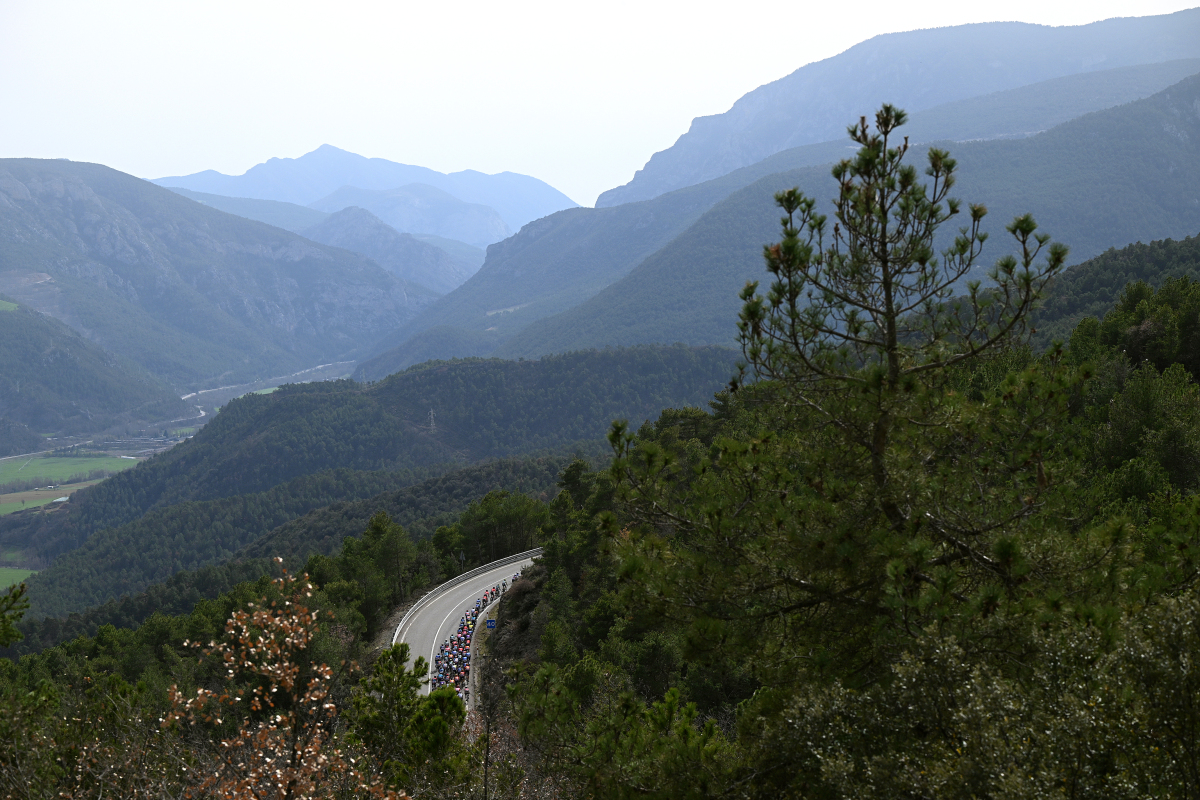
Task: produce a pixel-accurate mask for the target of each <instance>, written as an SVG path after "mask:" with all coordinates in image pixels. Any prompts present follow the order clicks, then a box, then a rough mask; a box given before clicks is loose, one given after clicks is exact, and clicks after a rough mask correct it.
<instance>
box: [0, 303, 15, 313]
mask: <svg viewBox="0 0 1200 800" xmlns="http://www.w3.org/2000/svg"><path fill="white" fill-rule="evenodd" d="M16 310H17V304H16V303H10V302H8V301H7V300H0V311H16Z"/></svg>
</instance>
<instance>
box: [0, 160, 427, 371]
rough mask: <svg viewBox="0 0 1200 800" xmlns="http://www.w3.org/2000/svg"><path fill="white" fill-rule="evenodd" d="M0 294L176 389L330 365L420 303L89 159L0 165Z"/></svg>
mask: <svg viewBox="0 0 1200 800" xmlns="http://www.w3.org/2000/svg"><path fill="white" fill-rule="evenodd" d="M0 292H3V293H5V294H9V295H11V296H13V297H14V298H15V299H17V300H19V301H20V302H22V303H25V304H26V305H28V306H30V307H32V308H35V309H38V310H40V311H44V312H46V313H48V314H51V315H53V316H55V317H57V318H58V319H60V320H62V321H64V322H66V323H67V324H69V325H71V326H72V327H75V328H76V329H77V330H79V331H81V332H82V333H84V334H85V335H87V336H88V337H89V338H91V339H93V340H94V341H96V342H97V343H99V344H101V345H102V346H103V347H105V348H106V349H109V350H111V351H113V352H115V353H117V354H119V355H123V356H126V357H128V358H130V359H131V360H133V361H134V362H136V363H138V364H141V365H142V366H143V367H145V368H147V369H148V370H149V371H151V372H152V373H154V374H156V375H159V376H161V377H164V378H166V379H167V380H169V381H171V382H173V383H174V384H176V385H177V386H179V387H180V388H186V387H195V386H199V385H203V384H206V383H211V382H216V381H224V382H231V381H233V380H236V379H238V378H254V377H266V376H268V375H273V374H280V372H281V371H285V370H289V369H293V368H300V367H304V366H311V365H312V364H314V363H318V362H319V361H321V360H331V359H334V358H338V357H339V356H342V355H344V354H345V353H347V352H349V351H352V350H354V349H355V348H356V347H358V346H360V345H362V344H365V343H367V342H370V341H372V340H374V339H376V338H378V337H379V336H381V335H382V334H384V333H386V332H387V331H389V330H392V329H394V328H395V327H397V326H398V325H400V324H401V323H402V322H404V321H405V320H406V319H408V318H409V317H410V316H412V315H413V314H414V313H415V311H416V310H417V309H419V308H420V307H421V306H423V305H424V304H425V303H426V302H428V301H429V300H430V299H432V294H431V293H430V292H428V290H425V289H424V288H422V287H414V286H410V285H408V284H406V283H405V282H404V281H403V280H401V279H399V278H397V277H395V276H394V275H391V274H389V273H388V272H387V271H385V270H384V269H383V268H382V267H380V266H379V265H378V264H376V263H374V262H373V261H371V260H369V259H367V258H365V257H363V256H361V255H358V254H354V253H350V252H347V251H344V250H339V249H336V248H331V247H327V246H324V245H321V244H318V243H315V242H311V241H308V240H306V239H304V238H302V237H300V236H297V235H295V234H291V233H288V232H286V231H283V230H280V229H278V228H272V227H270V226H268V225H264V224H261V223H257V222H253V221H251V220H246V219H242V218H240V217H235V216H232V215H229V214H226V213H224V212H221V211H217V210H216V209H212V208H208V207H205V206H203V205H200V204H198V203H194V202H192V201H190V200H187V199H186V198H183V197H180V196H179V195H176V194H174V193H172V192H170V191H168V190H166V189H162V188H160V187H157V186H154V185H153V184H150V183H147V182H146V181H142V180H139V179H137V178H134V177H132V176H129V175H125V174H123V173H120V172H117V171H115V170H111V169H108V168H107V167H103V166H100V165H96V164H82V163H74V162H69V161H43V160H35V159H6V160H0Z"/></svg>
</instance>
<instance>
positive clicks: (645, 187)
mask: <svg viewBox="0 0 1200 800" xmlns="http://www.w3.org/2000/svg"><path fill="white" fill-rule="evenodd" d="M1197 57H1200V8H1196V9H1190V10H1187V11H1180V12H1177V13H1175V14H1166V15H1161V16H1152V17H1131V18H1120V19H1110V20H1105V21H1103V22H1095V23H1092V24H1090V25H1081V26H1073V27H1072V26H1068V27H1058V28H1054V27H1048V26H1043V25H1030V24H1026V23H1021V22H990V23H980V24H973V25H957V26H951V27H945V28H934V29H930V30H918V31H908V32H905V33H892V34H886V35H883V36H876V37H874V38H872V39H869V40H867V41H865V42H862V43H860V44H858V45H855V46H854V47H851V48H850V49H849V50H846V51H845V52H843V53H840V54H839V55H836V56H834V57H832V58H827V59H825V60H823V61H818V62H814V63H812V64H808V65H806V66H803V67H801V68H800V69H798V70H796V71H795V72H793V73H792V74H790V75H788V76H787V77H784V78H780V79H779V80H777V81H774V82H772V83H769V84H766V85H765V86H760V87H759V88H758V89H755V90H754V91H752V92H750V93H748V94H746V95H745V96H743V97H742V98H741V99H739V100H738V101H737V102H736V103H734V105H733V107H732V108H731V109H729V110H728V111H726V112H725V113H723V114H717V115H714V116H709V117H697V118H696V119H694V120H693V121H692V125H691V128H690V129H689V130H688V131H687V133H685V134H684V135H683V136H681V137H679V140H678V141H676V142H675V144H674V145H672V146H671V147H669V148H668V149H666V150H663V151H661V152H658V153H655V154H654V155H653V156H652V157H651V158H650V160H649V161H648V162H647V163H646V165H645V166H644V167H643V168H642V169H641V170H638V172H637V174H636V175H635V176H634V178H633V180H632V181H630V182H629V183H627V184H625V185H624V186H620V187H617V188H615V189H611V190H609V191H607V192H605V193H604V194H602V195H600V197H599V199H597V201H596V206H597V207H608V206H614V205H619V204H621V203H629V202H633V201H637V200H647V199H650V198H652V197H657V196H658V195H661V194H664V193H666V192H669V191H672V190H674V189H679V188H682V187H685V186H691V185H693V184H697V183H700V182H702V181H706V180H710V179H712V178H716V177H718V176H720V175H724V174H726V173H728V172H732V171H733V170H735V169H738V168H739V167H744V166H748V165H750V164H753V163H756V162H758V161H761V160H762V159H764V158H767V157H768V156H770V155H772V154H774V153H778V152H780V151H782V150H787V149H789V148H793V147H797V146H800V145H804V144H813V143H817V142H823V141H830V140H836V139H837V138H839V137H840V136H841V134H842V131H843V130H844V129H845V126H846V124H847V121H851V120H855V119H857V118H858V117H859V115H861V114H863V113H864V110H870V109H875V108H878V107H879V105H880V104H882V103H892V104H893V105H896V106H899V107H900V108H904V109H906V110H908V111H909V112H916V111H922V110H924V109H928V108H933V107H934V106H937V105H940V104H943V103H947V102H950V101H954V100H962V99H966V98H969V97H976V96H978V95H982V94H987V93H989V92H995V91H1000V90H1004V89H1012V88H1016V87H1019V86H1025V85H1027V84H1031V83H1036V82H1039V81H1045V80H1048V79H1051V78H1056V77H1062V76H1066V75H1072V74H1077V73H1083V72H1092V71H1098V70H1106V69H1112V68H1115V67H1121V66H1128V65H1135V64H1149V63H1157V62H1162V61H1171V60H1175V59H1184V58H1197Z"/></svg>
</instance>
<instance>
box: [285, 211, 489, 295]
mask: <svg viewBox="0 0 1200 800" xmlns="http://www.w3.org/2000/svg"><path fill="white" fill-rule="evenodd" d="M301 233H302V234H303V235H304V237H305V238H308V239H312V240H313V241H314V242H320V243H321V244H327V245H331V246H333V247H342V248H345V249H346V250H352V251H354V252H355V253H362V254H363V255H365V256H367V257H368V258H371V259H374V261H375V263H376V264H378V265H379V266H381V267H383V268H384V269H386V270H387V271H388V272H390V273H392V274H393V275H395V276H396V277H397V278H399V279H401V280H403V281H406V282H408V283H415V284H419V285H421V286H426V287H428V288H430V289H432V290H433V291H435V292H437V293H438V294H445V293H446V292H449V291H451V290H453V289H454V288H455V287H457V286H460V285H462V283H463V281H465V280H466V279H467V278H469V277H471V273H472V272H474V270H473V269H472V270H470V271H468V269H467V268H466V267H464V266H463V265H462V264H461V263H459V262H458V261H457V260H456V259H454V258H453V257H452V256H451V255H450V254H449V253H447V252H446V251H445V250H443V249H442V248H440V247H437V246H435V245H432V244H430V243H429V242H425V241H421V240H420V239H417V238H415V237H414V236H412V234H408V233H400V232H399V231H397V230H396V229H395V228H393V227H392V226H390V225H388V224H387V223H385V222H384V221H383V220H381V219H379V218H378V217H376V216H375V215H374V214H372V213H371V212H370V211H367V210H366V209H365V208H358V207H357V206H350V207H349V208H343V209H342V210H341V211H337V212H334V213H333V214H330V215H329V216H327V217H326V218H325V219H324V220H322V221H321V222H318V223H317V224H316V225H313V226H312V227H310V228H305V229H304V230H303V231H302V232H301Z"/></svg>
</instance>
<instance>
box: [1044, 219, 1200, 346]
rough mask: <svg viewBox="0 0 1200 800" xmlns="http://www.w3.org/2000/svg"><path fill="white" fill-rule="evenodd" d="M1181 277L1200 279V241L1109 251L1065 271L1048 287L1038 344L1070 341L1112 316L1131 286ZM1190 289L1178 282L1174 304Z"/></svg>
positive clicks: (1194, 238)
mask: <svg viewBox="0 0 1200 800" xmlns="http://www.w3.org/2000/svg"><path fill="white" fill-rule="evenodd" d="M1179 278H1186V279H1189V281H1195V280H1197V279H1200V236H1188V237H1187V238H1185V239H1182V240H1180V241H1174V240H1171V239H1164V240H1162V241H1157V242H1150V243H1149V244H1142V243H1140V242H1138V243H1136V244H1131V245H1128V246H1126V247H1123V248H1121V249H1120V250H1116V249H1109V250H1108V251H1107V252H1105V253H1102V254H1101V255H1098V256H1096V257H1095V258H1091V259H1089V260H1087V261H1085V262H1083V263H1082V264H1079V265H1077V266H1074V267H1071V268H1070V269H1068V270H1066V271H1065V272H1064V273H1063V274H1061V275H1059V276H1058V278H1056V279H1055V280H1054V282H1053V283H1052V284H1051V285H1050V288H1049V291H1048V292H1047V296H1046V299H1045V301H1044V303H1043V304H1042V307H1041V308H1040V309H1039V310H1038V312H1037V327H1038V333H1037V337H1036V338H1037V341H1038V342H1039V343H1041V344H1043V345H1045V344H1049V343H1050V342H1051V341H1053V340H1056V339H1057V340H1059V341H1066V340H1067V339H1068V338H1069V337H1070V335H1071V333H1072V330H1073V329H1074V328H1076V326H1077V325H1078V324H1080V323H1081V322H1082V321H1083V320H1084V319H1086V318H1088V317H1089V316H1091V317H1096V318H1100V317H1103V316H1105V315H1106V314H1108V313H1109V312H1110V310H1111V309H1112V307H1113V306H1114V305H1115V304H1116V303H1117V302H1118V300H1119V299H1120V298H1121V297H1122V295H1123V294H1124V293H1125V292H1127V291H1128V288H1127V287H1128V286H1129V284H1136V283H1147V284H1149V285H1150V286H1155V287H1157V286H1162V285H1163V283H1164V282H1165V281H1168V280H1171V279H1179ZM1191 285H1192V284H1191V283H1190V282H1188V283H1182V284H1179V283H1177V285H1176V293H1177V295H1178V297H1177V298H1173V300H1174V301H1175V302H1178V301H1179V300H1182V299H1183V296H1184V295H1187V294H1188V292H1189V291H1191V290H1190V286H1191ZM1138 291H1139V292H1141V291H1144V290H1138ZM1163 300H1164V301H1165V300H1167V298H1166V297H1164V298H1163ZM1136 306H1137V303H1136V302H1135V303H1134V309H1131V310H1136ZM1141 321H1142V320H1139V322H1141Z"/></svg>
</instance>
